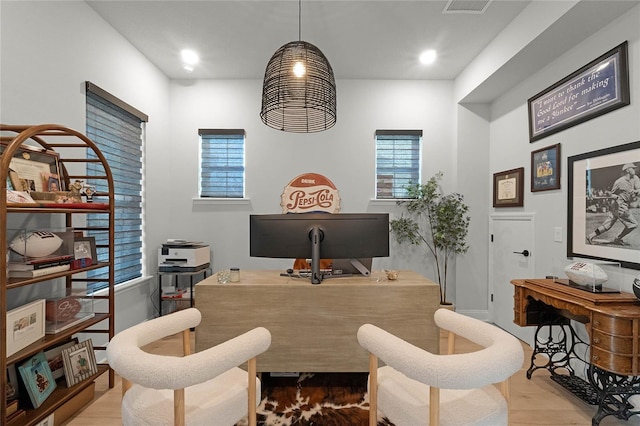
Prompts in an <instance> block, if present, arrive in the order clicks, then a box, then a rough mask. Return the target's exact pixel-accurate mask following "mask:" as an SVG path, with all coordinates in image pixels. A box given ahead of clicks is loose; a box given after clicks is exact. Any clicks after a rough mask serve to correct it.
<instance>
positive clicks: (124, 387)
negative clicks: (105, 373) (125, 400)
mask: <svg viewBox="0 0 640 426" xmlns="http://www.w3.org/2000/svg"><path fill="white" fill-rule="evenodd" d="M131 386H132V383H131V382H130V381H129V380H127V379H125V378H124V377H123V378H122V396H124V394H125V393H127V391H128V390H129V389H131Z"/></svg>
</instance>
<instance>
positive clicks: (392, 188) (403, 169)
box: [376, 130, 422, 200]
mask: <svg viewBox="0 0 640 426" xmlns="http://www.w3.org/2000/svg"><path fill="white" fill-rule="evenodd" d="M421 142H422V130H376V199H379V200H380V199H395V198H405V197H406V196H407V193H406V190H405V187H406V186H407V185H408V184H409V183H419V182H420V146H421V145H422V144H421Z"/></svg>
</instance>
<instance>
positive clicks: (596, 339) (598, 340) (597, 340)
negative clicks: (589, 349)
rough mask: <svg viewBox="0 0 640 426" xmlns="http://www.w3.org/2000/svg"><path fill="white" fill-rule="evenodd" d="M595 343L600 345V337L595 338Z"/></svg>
mask: <svg viewBox="0 0 640 426" xmlns="http://www.w3.org/2000/svg"><path fill="white" fill-rule="evenodd" d="M593 343H595V344H596V345H597V344H598V343H600V338H599V337H594V338H593Z"/></svg>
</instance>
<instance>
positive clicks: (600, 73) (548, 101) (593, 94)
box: [528, 41, 630, 142]
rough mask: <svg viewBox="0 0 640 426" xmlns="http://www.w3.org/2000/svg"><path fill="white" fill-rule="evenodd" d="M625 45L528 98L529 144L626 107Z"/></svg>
mask: <svg viewBox="0 0 640 426" xmlns="http://www.w3.org/2000/svg"><path fill="white" fill-rule="evenodd" d="M627 56H628V54H627V42H626V41H625V42H624V43H622V44H620V45H618V46H616V47H614V48H613V49H611V50H610V51H608V52H607V53H605V54H603V55H602V56H600V57H598V58H596V59H594V60H593V61H591V62H589V63H588V64H587V65H585V66H583V67H582V68H580V69H578V70H577V71H575V72H573V73H571V74H570V75H568V76H567V77H565V78H563V79H562V80H560V81H559V82H557V83H556V84H554V85H553V86H551V87H549V88H547V89H545V90H543V91H542V92H540V93H538V94H537V95H535V96H533V97H532V98H529V100H528V105H529V142H535V141H537V140H538V139H542V138H544V137H547V136H549V135H551V134H553V133H556V132H559V131H561V130H565V129H567V128H569V127H572V126H575V125H576V124H580V123H582V122H585V121H587V120H590V119H592V118H595V117H598V116H600V115H602V114H606V113H608V112H611V111H613V110H615V109H618V108H621V107H623V106H625V105H629V102H630V96H629V67H628V58H627Z"/></svg>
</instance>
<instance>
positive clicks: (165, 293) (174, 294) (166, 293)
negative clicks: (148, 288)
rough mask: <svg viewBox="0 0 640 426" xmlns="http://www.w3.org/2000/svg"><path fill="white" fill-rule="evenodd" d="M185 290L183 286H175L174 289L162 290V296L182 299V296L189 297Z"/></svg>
mask: <svg viewBox="0 0 640 426" xmlns="http://www.w3.org/2000/svg"><path fill="white" fill-rule="evenodd" d="M186 292H187V290H186V289H184V288H176V289H175V291H163V292H162V298H163V299H182V298H183V297H189V295H187V294H185V293H186Z"/></svg>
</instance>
